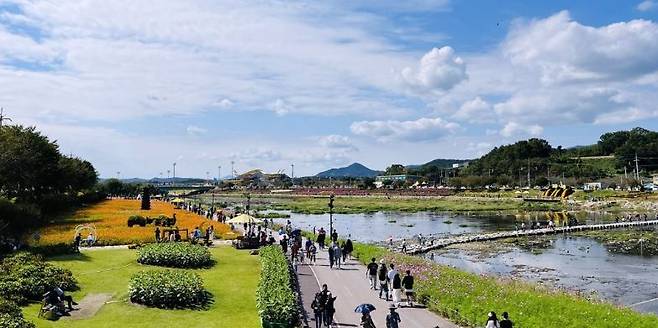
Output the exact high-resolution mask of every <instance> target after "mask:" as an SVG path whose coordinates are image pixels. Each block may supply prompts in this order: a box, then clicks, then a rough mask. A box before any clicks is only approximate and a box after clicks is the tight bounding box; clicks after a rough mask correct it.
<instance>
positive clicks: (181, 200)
mask: <svg viewBox="0 0 658 328" xmlns="http://www.w3.org/2000/svg"><path fill="white" fill-rule="evenodd" d="M171 202H172V203H185V200H184V199H182V198H174V199H172V200H171Z"/></svg>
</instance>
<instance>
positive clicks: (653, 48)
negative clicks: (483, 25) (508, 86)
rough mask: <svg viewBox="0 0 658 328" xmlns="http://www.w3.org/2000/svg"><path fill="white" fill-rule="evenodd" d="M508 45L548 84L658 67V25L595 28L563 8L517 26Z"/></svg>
mask: <svg viewBox="0 0 658 328" xmlns="http://www.w3.org/2000/svg"><path fill="white" fill-rule="evenodd" d="M502 49H503V52H504V54H505V55H506V56H507V57H508V58H509V59H510V60H511V61H512V62H513V63H514V64H518V65H523V66H526V67H531V68H534V67H537V68H539V69H540V71H541V77H542V81H543V82H544V83H546V84H555V83H561V82H565V81H597V80H598V81H600V80H613V81H618V80H623V79H628V78H636V77H640V76H642V75H645V74H649V73H651V72H655V71H656V70H658V25H657V24H655V23H653V22H651V21H646V20H632V21H628V22H619V23H614V24H610V25H607V26H602V27H591V26H585V25H582V24H580V23H578V22H576V21H574V20H572V19H571V16H570V15H569V12H567V11H562V12H560V13H558V14H556V15H553V16H550V17H548V18H545V19H540V20H534V21H531V22H528V23H525V22H521V23H517V24H515V26H514V27H513V28H512V30H511V31H510V33H509V35H508V36H507V39H506V41H505V42H504V43H503V48H502Z"/></svg>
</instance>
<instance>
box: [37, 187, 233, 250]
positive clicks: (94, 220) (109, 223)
mask: <svg viewBox="0 0 658 328" xmlns="http://www.w3.org/2000/svg"><path fill="white" fill-rule="evenodd" d="M140 204H141V202H140V201H139V200H129V199H109V200H104V201H102V202H100V203H98V204H94V205H91V206H88V207H85V208H82V209H80V210H78V211H76V212H75V213H73V214H72V215H71V216H66V217H63V218H60V219H58V220H56V221H54V222H53V223H51V224H49V225H48V226H46V227H44V228H42V229H41V230H40V236H41V238H40V240H39V242H38V243H37V242H34V241H33V240H31V241H29V242H30V244H31V245H33V246H44V245H54V244H58V243H71V242H72V241H73V238H74V237H75V227H76V226H77V225H79V224H93V225H94V226H95V227H96V233H97V236H96V237H97V242H96V245H123V244H133V243H144V242H153V241H154V239H155V237H154V233H153V231H154V230H155V226H154V225H152V224H151V225H147V226H145V227H140V226H133V227H128V225H127V221H128V218H129V217H130V216H132V215H141V216H144V217H146V216H149V217H157V216H159V215H165V216H168V217H171V216H173V214H174V213H175V214H176V220H177V221H176V226H177V227H179V228H181V229H182V228H186V229H189V231H190V232H191V231H192V229H194V228H195V227H201V228H205V227H207V226H209V225H213V226H214V227H215V235H216V236H224V235H225V234H227V233H229V232H230V228H229V226H228V225H225V224H221V223H218V222H214V221H210V220H207V219H206V218H205V217H203V216H200V215H196V214H194V213H190V212H187V211H184V210H179V209H175V208H174V206H173V205H171V204H170V203H166V202H161V201H152V202H151V209H150V210H148V211H143V210H140ZM83 233H85V234H86V233H88V231H87V232H83ZM85 237H86V235H83V236H82V238H85Z"/></svg>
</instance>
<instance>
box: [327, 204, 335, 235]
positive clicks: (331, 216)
mask: <svg viewBox="0 0 658 328" xmlns="http://www.w3.org/2000/svg"><path fill="white" fill-rule="evenodd" d="M328 206H329V238H331V234H332V233H333V232H334V195H333V194H331V195H329V204H328Z"/></svg>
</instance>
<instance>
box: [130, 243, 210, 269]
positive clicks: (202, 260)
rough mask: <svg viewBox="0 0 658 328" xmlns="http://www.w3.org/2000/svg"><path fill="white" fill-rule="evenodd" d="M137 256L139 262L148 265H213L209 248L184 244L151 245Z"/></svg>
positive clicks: (186, 266)
mask: <svg viewBox="0 0 658 328" xmlns="http://www.w3.org/2000/svg"><path fill="white" fill-rule="evenodd" d="M137 254H138V255H137V262H139V263H141V264H148V265H157V266H166V267H175V268H202V267H208V266H211V265H212V264H213V260H212V256H211V254H210V251H209V250H208V248H206V247H203V246H201V245H193V244H190V243H183V242H177V243H158V244H149V245H146V246H144V247H142V248H140V249H139V252H138V253H137Z"/></svg>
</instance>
